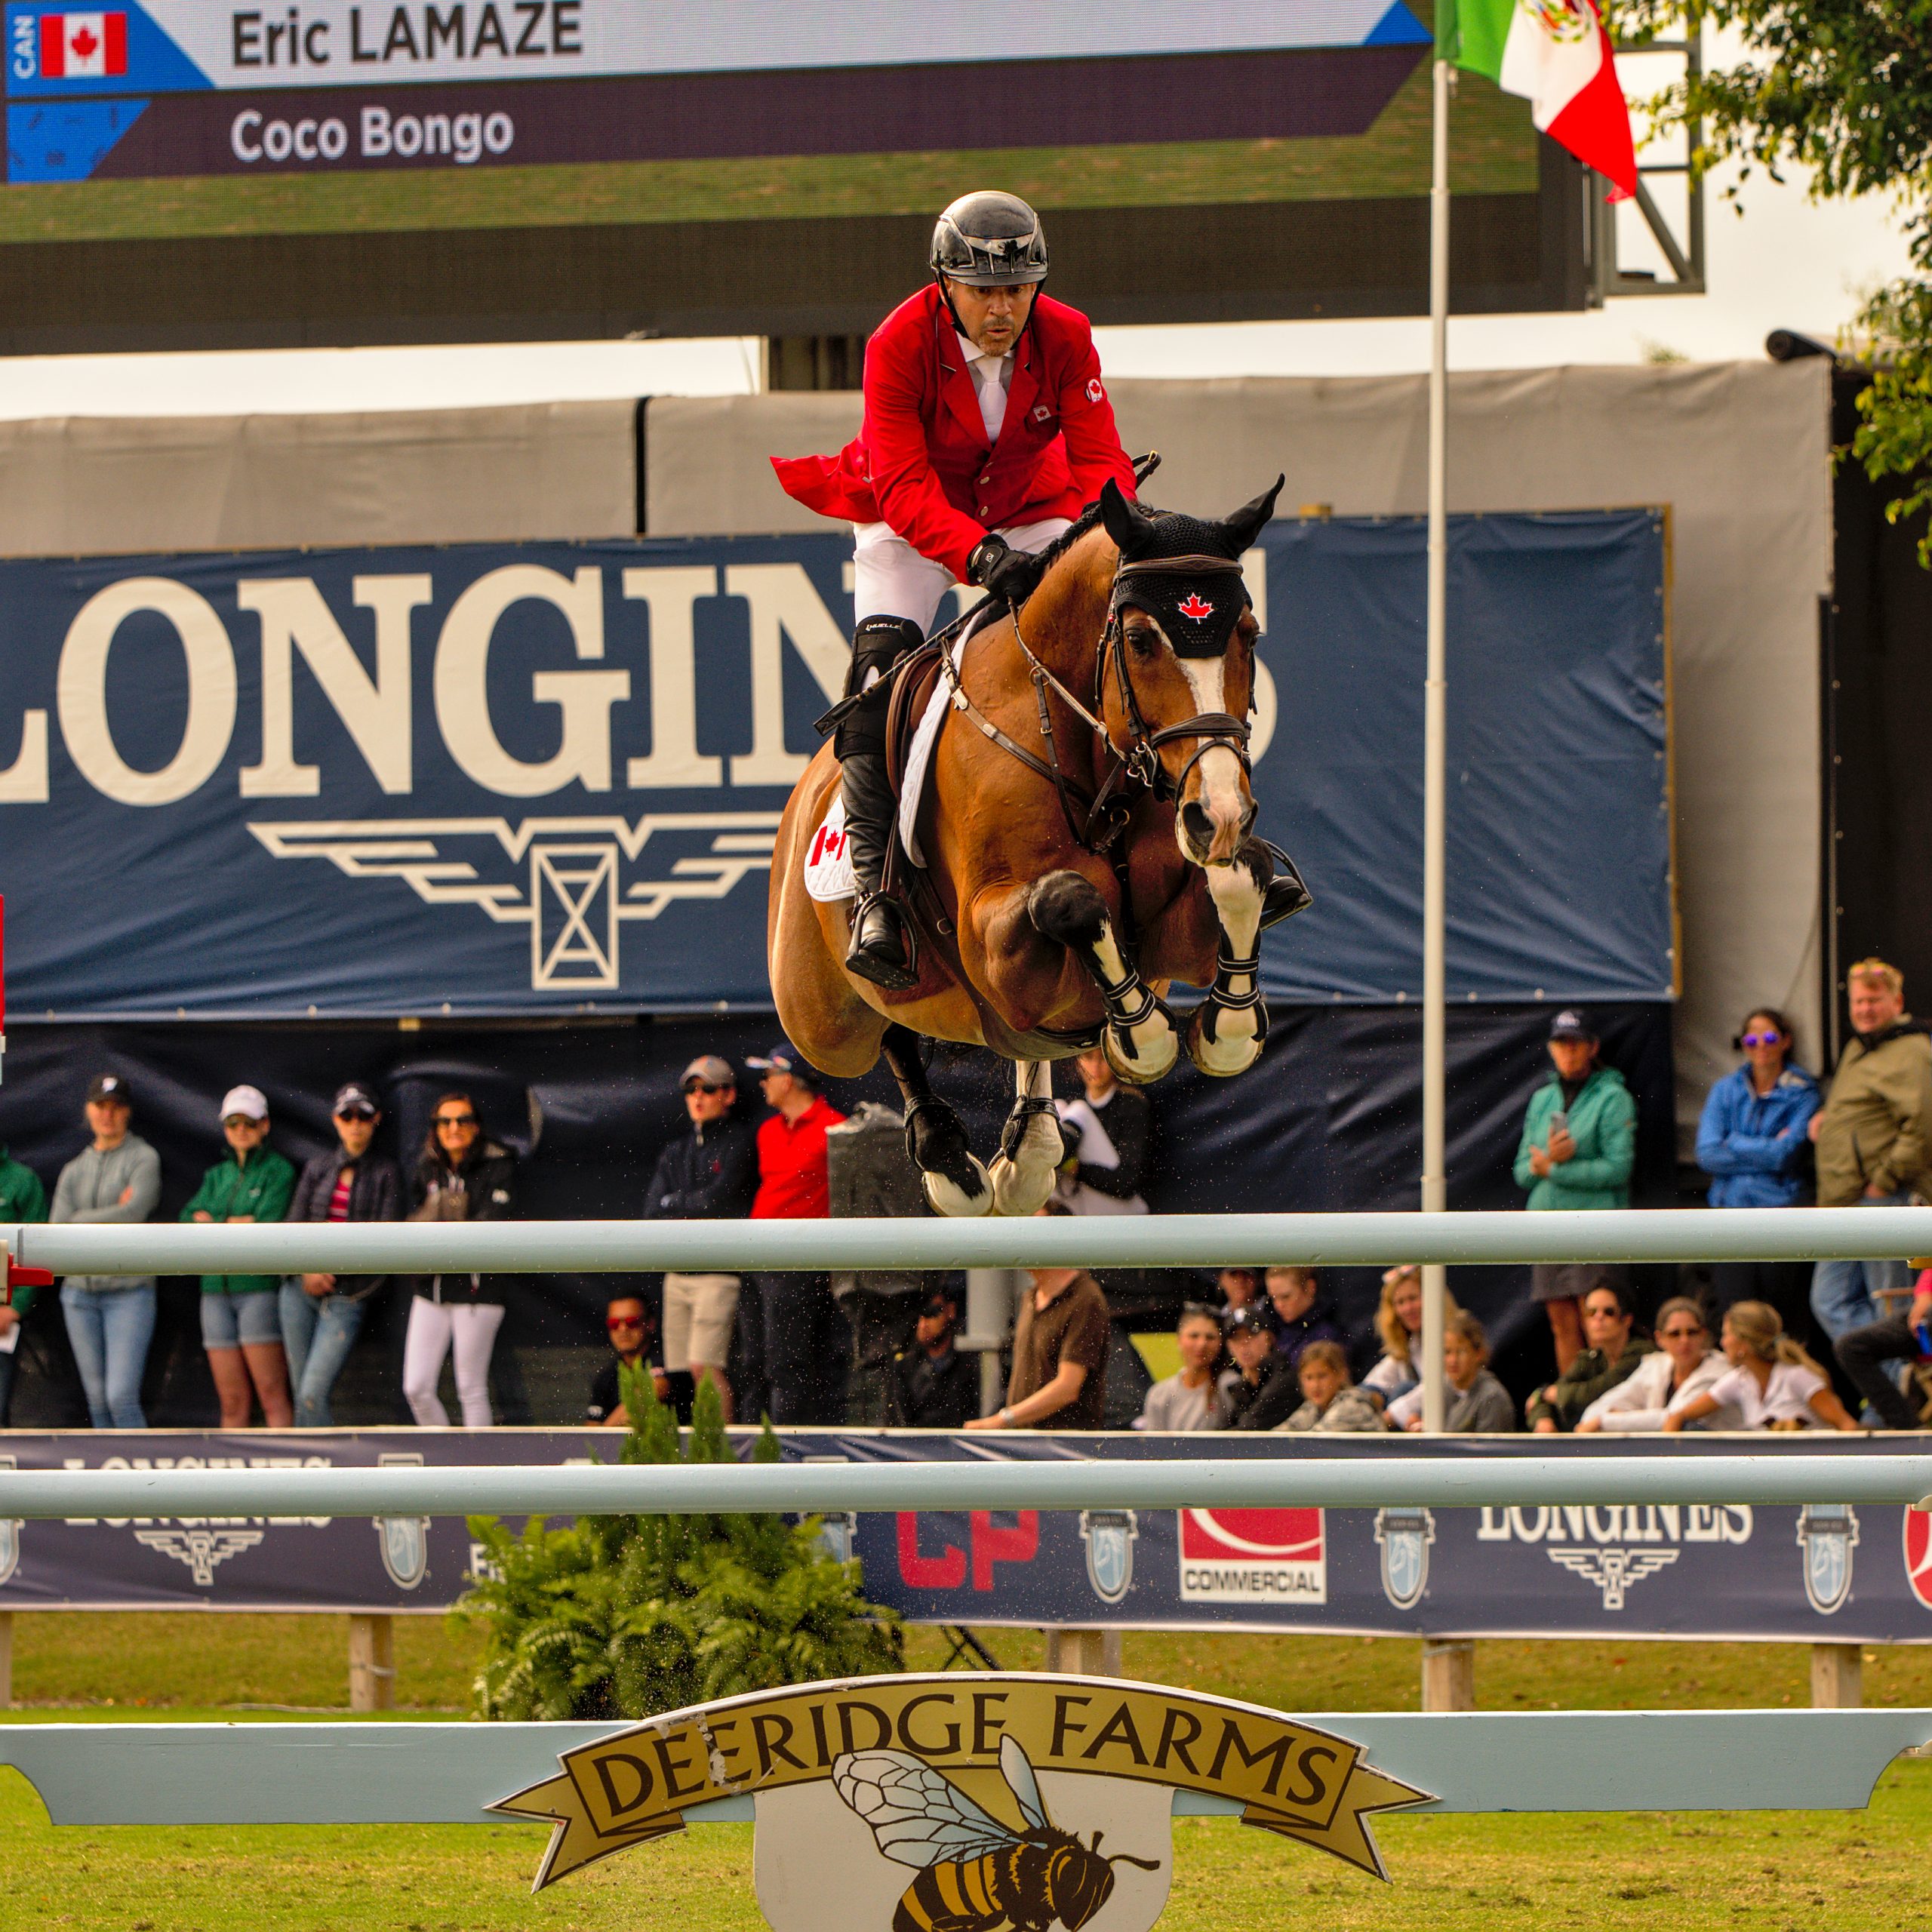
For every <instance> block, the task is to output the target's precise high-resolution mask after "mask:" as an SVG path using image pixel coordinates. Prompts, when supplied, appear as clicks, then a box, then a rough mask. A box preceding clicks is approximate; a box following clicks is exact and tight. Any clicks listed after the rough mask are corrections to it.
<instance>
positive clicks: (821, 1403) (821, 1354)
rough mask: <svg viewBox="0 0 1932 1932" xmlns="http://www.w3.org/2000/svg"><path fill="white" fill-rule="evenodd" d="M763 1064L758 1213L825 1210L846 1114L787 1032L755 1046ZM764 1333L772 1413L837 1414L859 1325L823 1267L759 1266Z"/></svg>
mask: <svg viewBox="0 0 1932 1932" xmlns="http://www.w3.org/2000/svg"><path fill="white" fill-rule="evenodd" d="M745 1064H746V1066H752V1067H755V1068H757V1069H758V1072H759V1073H760V1074H761V1075H762V1078H761V1080H760V1081H759V1083H758V1084H759V1086H760V1088H761V1090H762V1091H763V1093H764V1099H765V1104H766V1105H767V1106H769V1107H770V1108H771V1109H772V1112H771V1117H770V1118H768V1119H767V1120H765V1121H763V1122H762V1123H761V1124H760V1125H759V1128H758V1195H757V1198H755V1200H754V1201H752V1220H755V1221H766V1220H823V1219H824V1218H825V1217H826V1216H827V1215H829V1214H830V1213H831V1211H832V1190H831V1186H830V1184H829V1181H828V1180H827V1177H826V1149H825V1136H826V1130H827V1129H828V1128H834V1127H837V1126H838V1125H839V1124H840V1123H841V1121H844V1118H845V1116H844V1115H843V1114H841V1112H839V1111H838V1109H837V1108H836V1107H835V1106H832V1103H830V1102H829V1100H826V1097H825V1096H824V1095H823V1094H821V1093H820V1091H818V1075H817V1072H816V1071H815V1070H814V1068H813V1067H812V1066H811V1063H810V1062H809V1061H808V1060H806V1059H805V1057H804V1055H803V1054H801V1053H799V1052H798V1050H797V1049H796V1048H795V1047H793V1046H792V1044H791V1043H790V1042H789V1041H785V1040H780V1041H779V1043H778V1044H777V1045H776V1046H775V1047H774V1048H772V1050H771V1052H770V1053H768V1054H764V1055H763V1056H762V1057H758V1056H753V1055H750V1054H747V1055H746V1059H745ZM758 1324H759V1328H760V1335H759V1337H758V1339H759V1340H760V1341H761V1342H762V1344H763V1346H762V1349H761V1354H762V1356H763V1359H762V1361H761V1362H759V1363H758V1367H759V1368H760V1369H761V1370H762V1371H763V1379H764V1382H765V1383H766V1386H767V1389H768V1395H767V1399H766V1409H767V1413H768V1414H769V1415H770V1416H771V1420H773V1421H774V1423H837V1422H838V1420H840V1418H839V1417H838V1415H837V1414H835V1410H836V1409H837V1408H838V1407H839V1406H841V1402H842V1398H843V1396H844V1387H845V1354H846V1351H847V1349H848V1348H849V1347H850V1346H851V1332H850V1331H849V1329H848V1327H847V1324H846V1321H845V1318H844V1316H843V1315H841V1314H840V1313H839V1312H838V1303H836V1302H835V1301H834V1300H832V1284H831V1281H830V1279H829V1277H828V1276H826V1275H789V1274H787V1275H760V1276H759V1277H758Z"/></svg>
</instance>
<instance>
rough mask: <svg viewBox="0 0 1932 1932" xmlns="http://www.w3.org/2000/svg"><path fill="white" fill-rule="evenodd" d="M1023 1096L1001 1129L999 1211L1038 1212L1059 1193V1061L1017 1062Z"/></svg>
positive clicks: (996, 1175)
mask: <svg viewBox="0 0 1932 1932" xmlns="http://www.w3.org/2000/svg"><path fill="white" fill-rule="evenodd" d="M1014 1081H1015V1084H1016V1085H1017V1088H1018V1089H1019V1092H1018V1096H1017V1098H1016V1099H1015V1100H1014V1103H1013V1111H1012V1112H1011V1113H1010V1114H1008V1115H1007V1117H1006V1125H1005V1127H1004V1128H1003V1129H1002V1130H1001V1133H1000V1137H999V1152H998V1153H997V1154H995V1155H994V1156H993V1164H992V1179H993V1212H994V1213H995V1214H1038V1212H1039V1211H1040V1210H1041V1208H1042V1207H1044V1206H1045V1205H1046V1204H1047V1197H1048V1195H1050V1194H1051V1193H1052V1192H1053V1191H1054V1176H1055V1175H1056V1174H1057V1173H1058V1172H1059V1171H1060V1160H1061V1158H1062V1155H1061V1152H1060V1149H1061V1142H1060V1116H1059V1115H1057V1114H1056V1113H1055V1112H1054V1100H1053V1094H1054V1075H1053V1063H1052V1062H1051V1061H1050V1060H1016V1061H1015V1062H1014Z"/></svg>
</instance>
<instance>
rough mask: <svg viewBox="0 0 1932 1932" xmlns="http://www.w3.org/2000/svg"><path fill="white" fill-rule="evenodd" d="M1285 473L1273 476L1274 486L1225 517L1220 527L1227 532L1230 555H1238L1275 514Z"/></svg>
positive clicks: (1252, 541) (1284, 480)
mask: <svg viewBox="0 0 1932 1932" xmlns="http://www.w3.org/2000/svg"><path fill="white" fill-rule="evenodd" d="M1287 480H1288V479H1287V477H1286V476H1285V475H1282V476H1278V477H1276V478H1275V487H1274V488H1273V489H1272V490H1264V491H1262V493H1261V494H1260V496H1258V497H1256V498H1255V500H1254V502H1253V503H1244V504H1242V505H1241V508H1240V509H1238V510H1236V511H1235V513H1234V514H1233V515H1232V516H1230V517H1228V518H1226V519H1225V520H1224V521H1223V524H1222V528H1223V529H1224V530H1226V532H1227V533H1228V543H1229V546H1230V547H1229V552H1228V554H1229V555H1230V556H1234V557H1238V556H1239V555H1241V552H1243V551H1244V550H1245V549H1247V548H1248V547H1249V546H1251V544H1252V543H1254V540H1255V539H1256V538H1257V537H1259V536H1260V534H1261V533H1262V531H1264V530H1266V528H1267V527H1268V521H1269V518H1271V517H1272V516H1273V515H1274V514H1275V498H1276V497H1278V496H1279V495H1280V494H1281V485H1283V484H1284V483H1285V482H1286V481H1287Z"/></svg>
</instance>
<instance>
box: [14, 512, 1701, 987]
mask: <svg viewBox="0 0 1932 1932" xmlns="http://www.w3.org/2000/svg"><path fill="white" fill-rule="evenodd" d="M1454 552H1455V554H1454V559H1453V570H1452V576H1451V586H1452V598H1453V600H1454V601H1453V606H1452V620H1453V621H1452V635H1453V636H1454V638H1455V640H1456V648H1455V651H1454V653H1453V658H1454V662H1453V663H1452V666H1451V674H1452V675H1453V676H1454V678H1456V680H1457V703H1456V706H1455V708H1454V724H1453V726H1452V743H1451V752H1450V755H1451V760H1452V761H1453V762H1452V768H1453V769H1454V771H1455V773H1456V774H1457V775H1456V780H1455V783H1454V785H1452V786H1451V795H1452V801H1453V803H1452V811H1451V826H1450V834H1451V851H1450V863H1451V866H1452V868H1453V870H1454V876H1455V878H1456V879H1457V891H1458V893H1459V894H1460V895H1461V896H1462V897H1463V899H1464V900H1465V901H1466V903H1470V904H1480V905H1481V906H1484V908H1485V909H1486V912H1485V917H1484V918H1483V919H1482V920H1481V921H1464V922H1463V923H1461V924H1458V925H1457V926H1456V927H1455V928H1454V931H1453V933H1452V937H1451V955H1450V962H1449V972H1450V991H1451V996H1452V997H1454V998H1457V999H1484V1000H1489V999H1494V1000H1527V999H1532V998H1543V997H1547V998H1551V999H1560V998H1593V999H1602V1000H1657V999H1660V998H1668V997H1669V995H1670V991H1671V989H1672V984H1673V982H1674V961H1673V958H1672V951H1671V944H1672V936H1671V914H1670V906H1671V888H1670V872H1669V863H1670V859H1669V817H1668V813H1667V811H1666V804H1667V799H1668V792H1669V761H1668V758H1667V755H1666V752H1667V740H1666V719H1665V715H1664V708H1663V707H1664V691H1665V688H1666V679H1665V649H1666V646H1665V633H1666V620H1665V617H1664V590H1665V575H1664V538H1663V520H1662V518H1661V517H1660V515H1657V514H1656V513H1654V512H1649V511H1632V512H1617V513H1604V514H1596V513H1592V514H1588V515H1574V516H1560V517H1487V518H1472V519H1459V520H1458V521H1457V525H1456V528H1455V531H1454ZM850 576H851V541H850V539H849V537H846V536H843V535H841V534H837V533H832V534H826V535H825V536H823V537H783V538H779V537H768V538H734V539H718V540H690V541H685V540H668V539H666V540H638V541H632V542H606V543H589V544H569V545H567V544H533V545H522V546H457V547H453V548H442V549H384V550H333V551H288V552H253V553H250V554H247V555H233V554H230V555H220V556H157V557H140V558H105V559H82V560H78V561H75V560H61V561H19V562H9V563H0V665H4V666H5V676H4V677H0V893H4V894H5V896H6V898H7V901H8V934H7V937H8V959H7V967H8V991H9V992H10V994H11V996H12V997H11V1001H10V1004H11V1007H12V1008H13V1017H16V1018H18V1019H21V1020H32V1019H35V1018H62V1019H66V1018H103V1017H115V1016H121V1017H148V1018H157V1019H167V1018H173V1017H194V1018H208V1017H218V1016H237V1017H263V1018H266V1017H283V1018H287V1017H309V1016H320V1017H346V1016H352V1015H374V1016H383V1017H387V1016H391V1015H396V1014H442V1013H454V1014H509V1013H561V1012H576V1011H589V1010H604V1011H658V1012H668V1011H690V1010H693V1009H715V1008H718V1007H721V1006H750V1007H758V1008H766V1007H768V1006H769V1005H770V1004H771V992H770V988H769V986H768V981H767V978H766V973H765V964H764V923H765V918H764V907H765V897H766V883H767V878H768V872H769V868H770V865H771V850H772V841H773V836H774V832H775V830H776V828H777V824H778V819H779V814H780V811H782V809H783V806H784V803H785V800H786V795H787V793H788V792H789V789H790V788H791V786H792V783H793V782H794V781H795V780H796V779H797V777H798V775H799V774H800V773H801V772H802V771H804V768H805V764H806V763H807V761H808V758H810V757H811V754H812V753H813V752H814V750H815V749H817V744H818V740H817V737H815V736H814V732H813V729H812V721H813V720H814V718H816V717H817V716H818V715H819V714H820V712H823V710H824V709H825V708H826V705H827V703H829V701H830V700H831V699H832V698H833V697H836V696H837V695H838V693H839V692H840V691H841V690H842V688H843V686H844V677H845V670H846V666H847V663H848V647H847V642H846V638H847V635H848V630H849V628H850V624H851V610H852V606H851V592H850V590H849V588H848V584H849V580H850ZM1247 582H1248V584H1249V587H1250V589H1251V591H1252V592H1253V593H1254V598H1255V602H1256V605H1257V611H1258V613H1259V614H1260V615H1261V616H1262V617H1263V620H1264V622H1265V623H1266V626H1267V636H1266V641H1265V642H1264V644H1263V648H1262V651H1261V663H1262V667H1263V668H1262V675H1261V676H1260V678H1259V679H1258V681H1257V685H1258V690H1257V717H1256V720H1255V740H1254V745H1255V750H1256V752H1257V762H1256V768H1255V789H1256V793H1257V798H1258V799H1259V801H1260V826H1259V829H1260V830H1261V831H1262V832H1263V833H1264V834H1265V835H1267V836H1269V837H1271V838H1274V839H1275V841H1277V842H1278V843H1279V844H1282V845H1284V847H1286V848H1287V849H1288V850H1289V851H1291V852H1292V853H1293V854H1294V855H1295V857H1297V860H1299V861H1300V863H1301V865H1302V868H1303V871H1304V872H1305V873H1306V875H1308V877H1309V881H1310V882H1311V884H1312V887H1313V889H1314V891H1315V900H1316V903H1315V907H1314V909H1312V911H1310V912H1308V913H1306V914H1305V915H1303V917H1301V918H1298V919H1297V920H1295V921H1293V922H1292V924H1291V925H1289V926H1287V927H1285V928H1282V929H1281V931H1278V932H1276V933H1272V934H1269V938H1268V941H1267V946H1266V951H1265V952H1264V955H1263V976H1262V977H1263V984H1264V986H1265V988H1266V991H1267V992H1268V993H1269V995H1270V996H1271V997H1274V998H1280V999H1284V1000H1290V1001H1334V1000H1337V999H1341V1000H1357V1001H1375V1002H1383V1001H1393V1000H1395V999H1396V998H1398V997H1402V996H1407V997H1411V998H1412V997H1414V996H1416V995H1417V994H1418V993H1419V992H1420V986H1421V966H1420V957H1419V955H1418V953H1417V945H1418V940H1417V935H1418V934H1419V933H1420V930H1421V922H1420V902H1419V895H1420V890H1421V878H1422V863H1421V804H1420V785H1421V770H1422V648H1423V592H1424V569H1423V531H1422V527H1421V525H1420V523H1418V522H1417V521H1414V519H1403V520H1395V521H1360V522H1346V521H1342V522H1334V523H1327V522H1318V521H1311V522H1308V523H1291V522H1278V523H1277V524H1275V525H1273V526H1272V528H1270V529H1269V531H1267V532H1266V534H1265V535H1264V537H1263V542H1262V543H1261V545H1260V547H1259V549H1257V550H1256V551H1254V552H1251V554H1250V556H1249V558H1248V559H1247ZM1577 878H1589V879H1590V880H1591V881H1592V888H1591V891H1590V893H1589V895H1588V904H1587V906H1586V907H1585V908H1583V909H1580V908H1579V905H1578V903H1577V900H1576V899H1575V897H1574V894H1572V893H1571V890H1570V887H1571V881H1574V880H1575V879H1577Z"/></svg>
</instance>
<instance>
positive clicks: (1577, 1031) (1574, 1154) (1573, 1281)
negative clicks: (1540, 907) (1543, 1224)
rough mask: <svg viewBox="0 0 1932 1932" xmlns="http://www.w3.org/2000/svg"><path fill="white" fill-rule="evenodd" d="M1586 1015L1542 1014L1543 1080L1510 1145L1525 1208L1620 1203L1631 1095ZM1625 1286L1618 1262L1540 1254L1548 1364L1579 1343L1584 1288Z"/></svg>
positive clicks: (1538, 1284)
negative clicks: (1602, 1055)
mask: <svg viewBox="0 0 1932 1932" xmlns="http://www.w3.org/2000/svg"><path fill="white" fill-rule="evenodd" d="M1598 1049H1599V1043H1598V1039H1597V1035H1596V1029H1595V1027H1594V1026H1592V1025H1591V1024H1590V1020H1589V1014H1586V1013H1583V1012H1581V1011H1579V1010H1578V1009H1577V1008H1574V1007H1571V1008H1565V1009H1564V1011H1562V1012H1561V1013H1559V1014H1558V1015H1557V1016H1556V1017H1555V1019H1554V1020H1552V1021H1551V1022H1550V1027H1549V1057H1550V1060H1551V1063H1552V1066H1553V1068H1554V1071H1553V1072H1552V1074H1551V1076H1550V1078H1549V1081H1548V1083H1547V1084H1546V1085H1544V1086H1541V1087H1539V1088H1537V1091H1535V1093H1534V1094H1531V1097H1530V1109H1529V1112H1528V1113H1527V1115H1525V1116H1524V1121H1523V1138H1522V1140H1521V1144H1520V1145H1519V1146H1518V1148H1517V1149H1516V1185H1517V1186H1518V1187H1520V1188H1521V1189H1523V1191H1524V1192H1525V1193H1526V1194H1527V1195H1528V1196H1529V1197H1530V1198H1529V1206H1530V1208H1531V1211H1532V1212H1536V1211H1540V1210H1542V1209H1544V1208H1562V1207H1567V1208H1577V1207H1629V1204H1630V1170H1631V1168H1632V1167H1633V1166H1634V1165H1635V1162H1636V1158H1637V1103H1636V1102H1635V1101H1634V1100H1632V1098H1631V1097H1630V1090H1629V1088H1627V1087H1626V1086H1625V1085H1624V1084H1623V1075H1622V1074H1620V1073H1619V1072H1617V1069H1615V1068H1614V1067H1611V1066H1602V1065H1601V1064H1600V1063H1598V1057H1597V1056H1598ZM1596 1287H1614V1288H1615V1289H1617V1291H1618V1292H1619V1294H1623V1293H1626V1292H1627V1291H1628V1281H1627V1278H1626V1275H1625V1274H1624V1272H1623V1269H1620V1268H1616V1267H1612V1266H1608V1265H1607V1264H1605V1263H1602V1262H1597V1261H1584V1262H1556V1263H1548V1262H1540V1263H1537V1266H1536V1267H1534V1269H1532V1270H1531V1275H1530V1292H1531V1294H1532V1295H1533V1296H1534V1297H1535V1298H1536V1299H1537V1300H1538V1301H1540V1303H1543V1306H1544V1307H1545V1308H1546V1309H1547V1310H1548V1311H1549V1328H1550V1334H1551V1337H1552V1340H1554V1341H1555V1345H1556V1372H1557V1374H1558V1376H1562V1375H1564V1374H1567V1373H1568V1372H1569V1368H1570V1364H1571V1363H1572V1362H1573V1361H1575V1360H1576V1358H1577V1355H1578V1354H1579V1353H1580V1352H1581V1351H1582V1349H1583V1315H1582V1307H1583V1297H1584V1296H1586V1294H1589V1292H1590V1291H1591V1290H1592V1288H1596Z"/></svg>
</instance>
